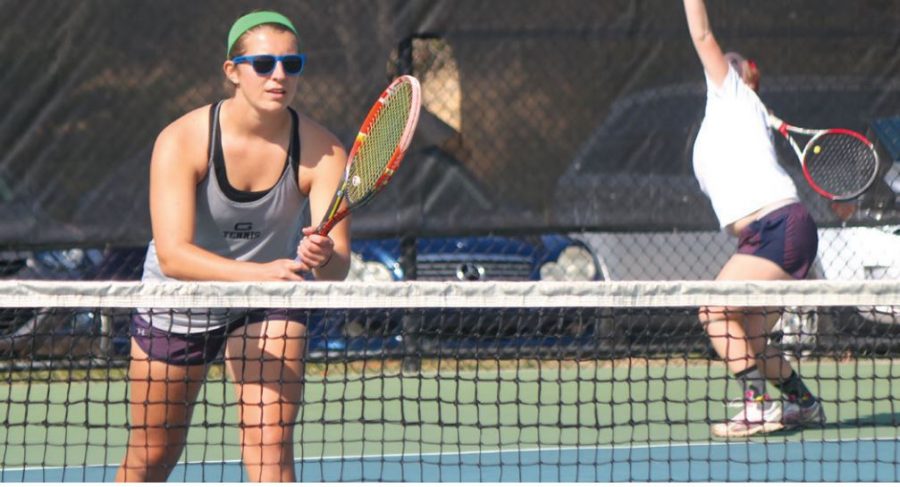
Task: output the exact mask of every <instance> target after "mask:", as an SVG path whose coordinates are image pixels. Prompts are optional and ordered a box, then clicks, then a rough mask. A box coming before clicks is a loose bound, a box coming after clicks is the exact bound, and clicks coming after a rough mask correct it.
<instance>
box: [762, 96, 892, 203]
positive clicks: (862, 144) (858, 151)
mask: <svg viewBox="0 0 900 487" xmlns="http://www.w3.org/2000/svg"><path fill="white" fill-rule="evenodd" d="M769 126H771V127H772V128H773V129H775V130H777V131H778V132H779V133H780V134H781V135H783V136H784V137H785V138H786V139H787V141H788V142H789V143H790V145H791V147H792V148H793V149H794V152H796V153H797V157H798V158H799V159H800V165H801V166H802V168H803V176H804V177H805V178H806V181H807V182H808V183H809V185H810V186H811V187H812V189H814V190H815V191H816V192H817V193H819V194H820V195H822V196H824V197H826V198H828V199H830V200H832V201H847V200H852V199H853V198H856V197H857V196H859V195H861V194H863V193H864V192H865V191H866V190H867V189H869V187H870V186H872V183H874V182H875V178H876V177H877V176H878V154H877V153H876V152H875V147H874V146H873V145H872V142H870V141H869V139H867V138H866V137H865V136H863V135H862V134H860V133H858V132H854V131H852V130H847V129H826V130H812V129H804V128H799V127H794V126H793V125H788V124H787V123H785V122H784V121H783V120H781V119H780V118H778V117H776V116H775V115H772V114H769ZM791 133H794V134H801V135H807V136H811V137H812V138H810V139H809V141H808V142H807V143H806V146H804V147H803V150H802V151H801V150H800V146H799V145H797V142H796V141H795V140H794V138H793V137H792V136H791Z"/></svg>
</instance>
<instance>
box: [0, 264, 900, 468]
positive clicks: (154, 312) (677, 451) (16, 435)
mask: <svg viewBox="0 0 900 487" xmlns="http://www.w3.org/2000/svg"><path fill="white" fill-rule="evenodd" d="M709 306H717V307H718V306H725V307H729V308H740V307H743V308H748V307H752V311H751V310H748V311H747V313H751V312H752V313H758V314H765V315H766V316H771V317H773V320H774V319H777V320H778V321H777V323H776V325H775V328H774V329H773V331H772V332H771V333H769V334H768V335H767V336H766V339H767V340H769V342H770V343H771V344H772V345H773V346H774V347H775V349H776V350H777V351H778V353H779V354H780V355H779V356H783V357H785V358H787V359H788V360H790V362H791V363H792V364H793V366H794V369H795V370H796V371H798V373H799V375H800V376H801V377H802V378H803V380H804V381H805V383H806V384H807V385H808V386H809V388H810V389H811V390H812V391H813V393H815V394H816V395H817V396H818V397H819V398H820V399H821V401H822V404H823V406H824V410H825V413H826V416H827V420H826V421H825V423H824V424H823V425H817V426H816V427H811V428H804V429H793V430H789V431H779V432H775V433H770V434H768V435H765V436H753V437H750V438H748V439H738V440H735V439H732V440H729V441H721V440H717V439H715V438H714V437H713V435H712V434H711V432H710V427H711V426H712V425H713V424H715V423H719V422H722V421H723V420H725V419H727V418H728V417H730V416H732V415H734V410H733V409H731V406H733V403H734V402H735V401H736V400H739V398H740V395H741V390H740V388H739V387H738V385H737V383H736V381H735V380H734V379H733V378H732V376H731V374H729V372H728V369H727V368H726V366H725V364H724V362H723V361H722V360H721V359H719V358H717V356H716V354H715V353H714V352H713V349H712V347H711V345H710V339H709V337H708V336H707V335H706V333H705V331H704V329H703V327H702V326H701V324H700V321H699V317H698V310H699V309H700V308H701V307H709ZM249 308H252V309H266V310H269V312H270V313H271V315H270V316H272V320H276V319H282V320H283V316H284V313H285V312H284V310H291V312H292V313H295V315H292V316H295V317H296V319H298V320H300V321H303V322H305V323H306V324H307V325H308V328H307V332H306V333H307V335H306V337H305V338H306V354H305V359H304V360H305V362H306V366H305V374H303V376H302V377H300V378H297V379H296V381H298V382H299V383H301V385H302V387H303V399H302V402H301V405H300V412H299V414H298V416H297V418H296V421H295V422H294V423H293V425H294V426H295V431H294V450H295V451H294V453H295V456H296V460H295V464H296V472H297V478H298V480H303V481H555V482H559V481H563V482H569V481H592V482H593V481H629V480H635V481H742V480H756V481H761V480H770V481H844V480H847V481H875V480H878V481H883V480H884V481H898V480H900V441H898V438H900V436H898V434H900V431H898V427H900V417H898V416H897V415H896V413H895V411H897V410H898V407H900V396H898V393H897V392H896V391H900V361H898V360H897V357H898V354H900V282H896V281H865V282H826V281H805V282H777V283H773V282H731V283H721V282H719V283H714V282H687V281H680V282H679V281H666V282H621V283H612V282H607V283H510V282H497V283H486V282H481V283H442V282H427V283H426V282H421V283H388V284H368V283H303V284H299V285H298V284H281V283H239V284H231V283H169V284H155V285H154V284H146V283H143V284H142V283H130V282H78V283H76V282H53V281H40V282H38V281H6V282H0V326H2V327H3V335H2V336H0V377H2V380H3V383H2V385H0V419H2V423H0V465H2V470H0V479H2V480H3V481H105V480H112V479H113V478H114V476H115V472H116V469H117V466H118V464H119V463H120V462H121V460H122V458H123V456H124V454H125V449H126V444H127V440H128V432H129V408H130V407H131V405H130V404H129V397H130V396H129V384H128V381H127V367H128V364H129V350H130V338H131V337H130V332H129V328H130V326H131V322H132V321H133V319H134V317H135V315H142V316H144V317H149V319H151V320H152V319H162V318H165V317H171V316H173V315H174V314H175V313H177V312H183V310H186V309H191V310H193V311H192V312H191V314H190V316H191V320H192V323H200V324H202V323H204V320H213V319H224V320H225V321H228V320H230V319H232V318H234V317H236V316H243V315H244V314H245V313H246V310H247V309H249ZM137 310H144V311H137ZM142 313H143V314H142ZM223 316H224V317H225V318H222V317H223ZM276 317H277V318H276ZM167 323H168V322H167ZM233 333H234V334H236V336H237V337H239V339H240V338H243V339H246V340H247V341H248V343H249V342H252V341H253V338H254V337H252V336H246V335H243V336H242V335H241V332H240V331H235V332H233ZM247 346H248V347H252V344H250V345H247ZM251 355H252V354H250V353H248V354H246V356H244V357H243V359H244V360H251V359H250V358H248V357H250V356H251ZM253 360H256V359H253ZM258 360H278V358H277V357H274V358H272V357H269V358H259V359H258ZM227 363H228V362H227V360H224V359H223V358H222V356H221V354H220V356H219V357H218V358H217V359H215V360H213V362H212V363H211V364H210V365H209V367H208V369H207V370H206V378H205V385H204V387H203V389H202V390H201V392H200V393H199V398H198V401H197V406H196V408H195V410H194V414H193V420H192V423H191V424H192V426H191V428H190V432H189V434H188V437H187V440H186V448H185V450H184V454H183V455H182V456H181V458H180V459H179V461H178V464H177V466H175V468H174V471H173V472H172V473H171V476H170V479H172V480H181V481H223V480H224V481H237V480H243V479H246V478H247V471H246V469H245V468H244V466H243V465H242V463H241V445H240V441H239V436H238V427H239V425H240V423H241V420H240V419H239V418H238V413H237V403H238V399H237V398H236V395H235V391H234V387H233V386H234V384H233V383H232V382H233V381H232V379H231V378H230V374H229V367H228V365H227ZM279 380H281V381H286V380H294V379H291V378H283V377H282V378H280V379H279ZM769 392H770V393H771V394H772V395H773V397H774V398H775V400H777V398H778V394H779V393H778V391H777V389H775V388H771V387H770V390H769Z"/></svg>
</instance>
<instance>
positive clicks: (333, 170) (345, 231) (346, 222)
mask: <svg viewBox="0 0 900 487" xmlns="http://www.w3.org/2000/svg"><path fill="white" fill-rule="evenodd" d="M301 126H302V127H304V129H303V131H302V132H301V135H302V136H303V139H302V143H301V146H302V147H303V155H302V158H301V159H302V170H301V176H300V187H301V188H305V187H308V194H309V210H310V216H311V218H312V226H311V227H308V228H304V229H303V233H304V235H305V237H304V238H303V240H301V241H300V245H299V246H298V248H297V256H298V257H299V259H300V261H301V262H303V263H304V264H305V265H306V266H308V267H309V268H311V269H313V273H314V274H315V276H316V279H318V280H328V281H335V280H343V279H344V278H346V277H347V272H348V271H349V270H350V217H349V216H348V217H346V218H344V219H343V220H341V222H339V223H338V224H337V225H335V227H334V228H332V229H331V232H330V233H329V234H328V236H327V237H323V236H321V235H317V234H315V233H314V230H315V227H316V226H317V225H318V224H319V222H320V221H322V218H323V217H324V216H325V213H326V212H327V211H328V207H329V205H331V200H332V198H333V197H334V192H335V191H336V190H337V187H338V184H340V181H341V178H342V177H343V175H344V168H345V167H346V164H347V152H346V151H345V150H344V148H343V147H342V146H341V144H340V141H338V140H337V138H336V137H335V136H334V135H332V134H331V133H330V132H328V131H327V130H325V129H324V128H322V127H321V126H319V125H317V124H315V123H314V122H312V121H310V120H308V119H304V120H303V123H302V124H301Z"/></svg>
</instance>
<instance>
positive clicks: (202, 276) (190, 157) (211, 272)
mask: <svg viewBox="0 0 900 487" xmlns="http://www.w3.org/2000/svg"><path fill="white" fill-rule="evenodd" d="M207 113H208V112H207V111H206V110H198V111H195V112H192V113H190V114H188V115H186V116H185V117H182V118H181V119H179V120H177V121H176V122H174V123H173V124H172V125H170V126H169V127H167V128H166V129H165V130H163V132H162V133H161V134H160V135H159V137H158V138H157V140H156V144H155V146H154V148H153V157H152V160H151V163H150V219H151V222H152V225H153V239H154V242H155V243H156V252H157V255H158V257H159V265H160V268H161V270H162V272H163V273H164V274H165V275H166V276H169V277H172V278H175V279H181V280H209V281H260V280H300V279H301V278H300V276H299V275H298V273H299V272H301V271H302V265H301V264H299V263H297V262H294V261H292V260H291V259H283V260H280V261H274V262H270V263H266V264H257V263H251V262H239V261H236V260H233V259H228V258H225V257H221V256H219V255H216V254H214V253H212V252H209V251H207V250H205V249H203V248H200V247H198V246H197V245H195V244H194V243H193V241H194V225H195V221H196V220H195V214H196V211H197V209H196V203H195V198H196V193H197V183H198V182H199V181H200V180H201V179H202V178H203V176H204V175H205V171H206V161H205V159H206V144H205V143H203V141H205V140H207V139H208V133H207V130H206V120H207V118H206V114H207Z"/></svg>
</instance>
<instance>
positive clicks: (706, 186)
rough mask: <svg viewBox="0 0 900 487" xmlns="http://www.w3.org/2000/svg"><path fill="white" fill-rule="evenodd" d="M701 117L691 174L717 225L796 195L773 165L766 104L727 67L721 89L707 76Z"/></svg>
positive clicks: (782, 172) (780, 169) (785, 176)
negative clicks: (692, 172) (704, 108)
mask: <svg viewBox="0 0 900 487" xmlns="http://www.w3.org/2000/svg"><path fill="white" fill-rule="evenodd" d="M706 86H707V91H706V115H705V116H704V118H703V124H702V125H701V126H700V132H699V133H698V134H697V139H696V140H695V141H694V175H695V176H696V177H697V181H698V182H699V183H700V189H702V190H703V192H704V193H706V195H707V196H708V197H709V199H710V201H711V202H712V206H713V210H714V211H715V212H716V217H717V218H718V219H719V225H720V226H721V227H722V228H725V227H727V226H728V225H730V224H732V223H734V222H735V221H737V220H739V219H741V218H743V217H745V216H747V215H749V214H751V213H753V212H755V211H757V210H759V209H761V208H763V207H765V206H768V205H770V204H772V203H775V202H777V201H781V200H786V199H797V187H796V186H795V185H794V182H793V180H791V177H790V176H789V175H788V173H787V171H785V170H784V168H783V167H781V165H780V164H779V163H778V156H777V155H776V153H775V146H774V145H773V141H772V132H771V130H769V127H768V125H767V123H766V115H767V112H766V107H765V105H763V103H762V101H760V99H759V97H758V96H756V93H755V92H754V91H753V90H752V89H751V88H750V87H749V86H747V85H746V84H745V83H744V82H743V81H742V80H741V78H740V76H738V74H737V72H735V70H734V69H733V68H732V67H730V66H729V67H728V74H727V75H726V76H725V80H724V81H723V82H722V86H721V87H718V88H717V87H716V86H715V85H714V84H713V82H712V81H710V79H709V77H707V78H706Z"/></svg>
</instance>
